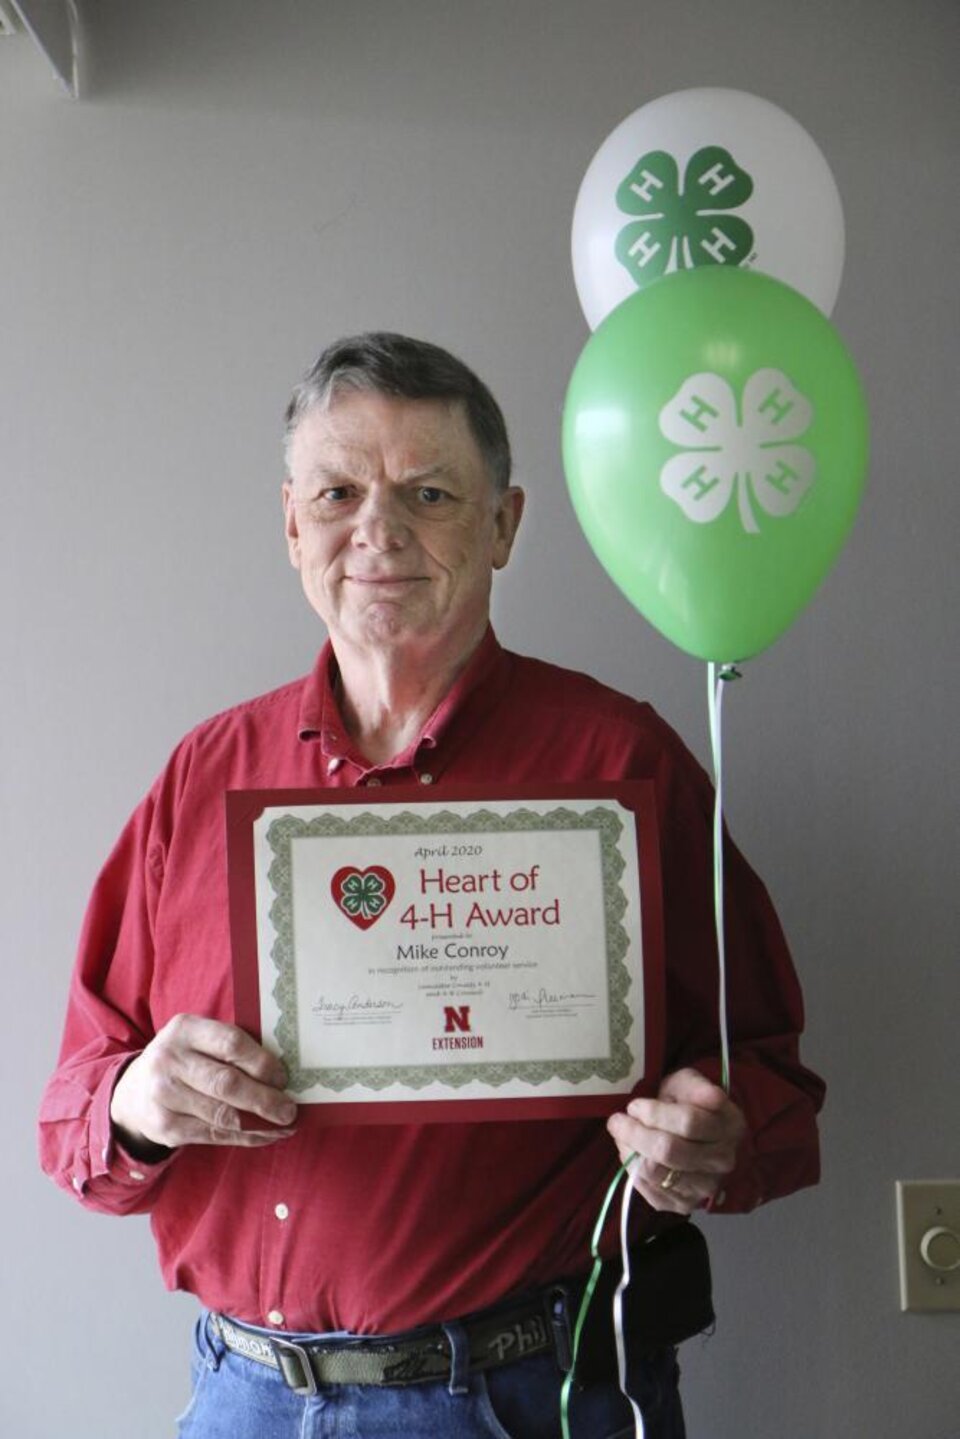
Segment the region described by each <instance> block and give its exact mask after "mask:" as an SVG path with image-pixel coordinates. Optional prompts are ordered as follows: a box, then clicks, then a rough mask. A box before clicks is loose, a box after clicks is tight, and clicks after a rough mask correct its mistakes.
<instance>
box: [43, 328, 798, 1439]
mask: <svg viewBox="0 0 960 1439" xmlns="http://www.w3.org/2000/svg"><path fill="white" fill-rule="evenodd" d="M287 469H288V476H289V477H288V479H287V481H286V483H285V484H284V486H283V512H284V521H285V528H286V537H287V544H288V548H289V554H290V560H291V563H292V564H293V565H294V567H295V568H296V569H297V570H298V571H299V573H300V577H301V582H302V584H303V588H304V592H305V594H306V596H307V599H308V601H309V603H310V604H311V605H312V607H313V608H314V610H315V611H316V613H317V614H318V616H319V617H320V619H321V620H322V621H323V622H324V624H325V626H326V628H327V631H328V634H329V639H328V642H327V643H326V645H325V646H324V648H323V650H322V651H321V653H320V656H319V659H318V661H317V664H316V666H315V668H314V669H313V671H312V672H311V673H310V674H309V675H308V676H306V677H305V678H304V679H302V680H299V681H296V682H294V683H293V684H290V685H287V686H285V687H284V688H282V689H280V690H276V691H274V692H272V693H270V694H267V695H264V696H261V697H260V698H258V699H255V700H253V701H250V702H248V703H245V704H241V705H239V706H237V707H236V708H234V709H232V710H230V711H228V712H226V713H224V714H221V715H218V716H216V717H215V718H213V719H212V720H209V721H207V722H206V723H204V724H202V725H200V726H199V727H198V728H197V729H196V730H194V731H193V732H192V733H191V734H190V735H188V736H187V737H186V739H184V740H183V741H182V743H181V744H180V745H179V746H178V748H177V750H176V751H175V752H174V754H173V756H172V758H171V760H170V762H169V764H168V765H167V767H166V769H165V770H164V772H163V774H162V775H161V776H160V777H159V778H158V780H157V782H156V783H155V785H154V786H153V788H152V789H151V791H150V793H149V794H148V796H147V797H146V799H145V800H144V801H143V802H142V804H141V805H140V806H139V808H138V809H137V810H136V812H135V813H134V815H133V817H132V819H131V820H130V822H129V824H128V826H127V828H126V829H125V831H124V833H123V835H122V836H121V838H120V840H119V842H118V844H117V847H116V849H115V850H114V852H113V854H112V856H111V857H110V859H109V861H108V862H107V865H106V866H105V868H104V870H103V872H102V874H101V876H100V879H99V881H98V884H97V887H96V889H95V891H94V894H93V897H92V899H91V903H90V907H89V910H88V914H87V919H86V923H85V927H84V931H83V936H82V940H81V946H80V954H79V957H78V961H77V967H76V970H75V973H74V978H73V984H72V989H71V995H70V1002H69V1009H68V1014H67V1021H66V1027H65V1034H64V1041H63V1047H62V1052H61V1056H60V1062H59V1066H58V1068H57V1070H56V1072H55V1074H54V1076H53V1077H52V1079H51V1081H50V1083H49V1085H48V1088H47V1091H46V1094H45V1096H44V1102H43V1111H42V1116H41V1150H42V1159H43V1163H44V1167H45V1168H46V1169H47V1171H48V1172H49V1173H50V1174H51V1175H52V1176H53V1177H54V1178H55V1179H56V1180H57V1181H58V1182H59V1183H61V1184H62V1185H64V1187H67V1188H70V1189H72V1190H73V1191H74V1192H75V1193H76V1194H77V1196H78V1197H79V1198H80V1200H81V1202H82V1203H84V1204H86V1205H88V1206H89V1207H90V1208H93V1209H97V1210H101V1211H103V1212H108V1213H115V1214H124V1213H134V1212H143V1211H149V1212H150V1213H151V1216H152V1224H153V1230H154V1234H155V1237H156V1241H157V1246H158V1250H159V1256H160V1262H161V1267H162V1270H163V1274H164V1278H165V1281H166V1282H167V1284H168V1285H169V1286H170V1287H176V1288H182V1289H186V1290H188V1291H190V1292H192V1293H194V1294H195V1295H196V1296H197V1298H198V1299H199V1301H200V1303H201V1305H202V1306H203V1313H202V1315H201V1319H200V1321H199V1324H198V1332H197V1346H198V1347H197V1355H196V1360H195V1366H194V1368H195V1393H194V1398H193V1401H192V1404H191V1407H190V1409H189V1410H188V1412H187V1414H186V1415H185V1416H184V1419H183V1420H182V1427H181V1434H183V1435H203V1436H217V1435H220V1434H223V1435H229V1436H230V1439H242V1436H246V1435H250V1436H251V1439H252V1436H256V1439H261V1436H264V1435H266V1436H273V1435H276V1436H278V1439H279V1436H286V1435H288V1434H289V1435H290V1436H293V1435H300V1434H308V1433H309V1434H316V1435H318V1436H319V1435H321V1434H323V1435H325V1434H328V1433H331V1434H332V1433H334V1432H338V1433H339V1432H350V1433H357V1434H359V1435H365V1434H370V1435H377V1436H381V1435H382V1436H386V1435H394V1434H396V1435H401V1434H402V1435H404V1436H405V1439H409V1436H427V1435H432V1434H437V1435H440V1434H445V1435H457V1436H463V1439H471V1436H474V1435H477V1436H479V1435H489V1434H498V1435H503V1434H504V1433H507V1434H510V1435H514V1436H516V1439H546V1436H554V1435H556V1434H558V1433H559V1423H560V1420H559V1409H560V1405H559V1393H560V1386H561V1383H562V1380H563V1372H564V1369H565V1368H566V1367H567V1366H568V1364H569V1345H570V1333H571V1321H572V1317H574V1311H575V1306H576V1302H577V1300H578V1298H579V1294H580V1293H581V1292H582V1287H583V1277H584V1272H585V1270H586V1268H587V1257H588V1250H589V1238H590V1233H591V1230H592V1228H593V1225H594V1222H595V1219H596V1216H597V1212H598V1209H599V1206H600V1203H601V1200H602V1197H603V1194H604V1192H605V1189H606V1187H607V1185H608V1183H609V1180H610V1176H611V1172H612V1170H613V1168H614V1167H615V1164H616V1159H617V1150H619V1153H620V1155H621V1157H623V1156H626V1155H627V1154H629V1153H633V1154H636V1155H637V1156H639V1159H638V1162H637V1163H636V1164H635V1166H634V1167H633V1170H632V1181H633V1184H634V1185H635V1187H636V1189H637V1191H638V1192H639V1195H640V1199H641V1200H642V1203H640V1204H639V1205H638V1206H637V1208H638V1209H639V1210H640V1211H641V1217H640V1220H639V1224H638V1229H639V1232H638V1243H643V1241H645V1240H646V1239H648V1238H649V1237H650V1236H654V1235H662V1236H663V1238H665V1239H668V1240H669V1242H668V1243H667V1244H666V1245H664V1246H663V1251H662V1252H663V1253H664V1254H667V1255H668V1256H669V1253H670V1251H671V1246H675V1247H676V1251H677V1253H678V1254H679V1253H680V1249H681V1248H682V1246H679V1245H677V1244H676V1236H677V1235H680V1236H683V1235H685V1234H686V1233H687V1232H689V1228H690V1227H689V1226H688V1225H686V1224H685V1220H686V1218H687V1216H689V1215H690V1214H691V1213H692V1212H693V1211H694V1210H696V1209H697V1208H699V1207H709V1208H711V1209H714V1210H720V1211H731V1212H737V1211H740V1212H742V1211H743V1210H746V1209H750V1208H753V1207H754V1206H755V1205H756V1204H758V1203H760V1202H762V1201H763V1200H766V1199H770V1198H774V1197H776V1196H777V1195H781V1194H786V1193H789V1192H791V1191H792V1190H794V1189H797V1188H799V1187H801V1186H803V1185H805V1184H810V1183H813V1182H815V1181H816V1178H817V1172H818V1169H817V1166H818V1159H817V1137H816V1125H815V1115H816V1111H817V1109H818V1108H819V1105H820V1103H821V1101H822V1093H823V1087H822V1085H821V1083H820V1081H819V1080H818V1079H816V1077H815V1076H813V1075H812V1074H810V1073H809V1071H807V1070H806V1069H804V1068H803V1066H802V1065H801V1064H800V1062H799V1058H798V1052H797V1035H798V1033H799V1031H800V1028H801V1025H802V1003H801V997H800V992H799V988H798V985H797V981H796V977H795V974H794V972H793V968H792V965H791V962H790V958H789V955H788V952H787V950H786V946H785V944H784V941H783V937H782V934H781V931H780V928H779V925H778V923H777V920H776V916H775V914H774V912H773V909H772V907H771V905H770V902H769V900H768V898H767V896H766V892H765V891H764V889H763V886H762V885H761V884H760V882H759V880H758V879H757V878H756V876H755V875H754V874H753V872H752V871H751V870H750V869H749V867H748V866H747V865H746V863H745V862H744V861H743V859H742V858H741V857H740V855H739V854H738V853H737V851H736V850H735V849H733V847H732V846H731V850H730V855H729V860H728V870H727V873H728V878H727V889H728V894H727V926H728V938H727V943H728V984H729V1017H730V1028H731V1033H732V1035H733V1047H732V1055H733V1063H732V1084H731V1095H728V1094H727V1093H726V1092H725V1090H724V1089H723V1088H721V1087H720V1085H719V1056H718V1049H719V1040H718V1036H717V1017H716V1008H717V999H716V973H715V962H714V959H713V955H714V941H713V932H712V924H713V916H712V893H713V891H712V879H711V864H712V860H711V836H710V810H711V802H712V799H711V793H710V787H709V784H708V782H707V780H706V778H705V776H704V775H703V773H702V771H701V770H700V768H699V766H698V765H697V764H696V763H695V761H694V760H693V759H692V758H691V756H690V755H689V753H688V752H687V751H686V750H685V749H684V747H683V745H682V744H681V742H680V740H679V739H678V738H677V736H676V735H675V734H674V733H673V731H672V730H670V729H669V727H668V726H667V725H665V724H664V722H663V721H662V720H660V719H659V718H658V716H657V715H656V714H655V713H654V711H653V710H652V709H651V708H650V707H649V706H648V705H645V704H640V703H637V702H636V701H634V700H631V699H628V698H627V697H625V696H622V695H618V694H616V693H615V692H613V691H611V690H609V689H607V688H605V687H604V686H602V685H600V684H598V683H597V682H595V681H594V680H592V679H590V678H588V677H587V676H584V675H581V674H576V673H573V672H571V671H566V670H561V669H558V668H557V667H555V666H552V665H547V664H544V663H542V662H539V661H536V660H531V659H526V658H522V657H520V656H517V655H512V654H509V653H508V652H506V651H505V650H503V649H502V648H501V647H500V645H499V643H498V641H497V639H496V637H495V636H494V634H493V632H492V630H491V628H490V622H489V601H490V590H491V582H492V576H493V572H494V571H495V570H498V569H500V568H502V567H503V566H504V565H506V563H507V561H508V559H509V557H510V552H511V547H512V545H513V541H514V538H515V535H516V533H517V527H518V525H519V523H520V519H521V515H522V512H523V493H522V491H521V490H519V489H517V488H516V487H513V486H511V485H510V483H509V480H510V449H509V444H508V440H507V434H506V429H505V426H504V423H503V417H502V415H501V413H500V410H499V407H498V406H497V405H496V402H495V401H494V400H493V397H492V396H491V395H490V393H489V391H488V390H487V389H486V387H485V386H484V385H483V384H482V383H481V382H480V381H479V380H478V379H477V378H476V376H474V375H473V374H472V373H471V372H470V371H469V370H468V369H467V368H466V367H465V366H464V365H462V364H461V362H460V361H458V360H456V359H455V358H454V357H453V356H451V355H449V354H447V353H446V352H445V351H443V350H440V349H438V348H437V347H435V346H431V345H427V344H424V343H422V342H418V341H413V340H409V339H407V338H405V337H402V336H396V335H385V334H373V335H366V336H360V337H358V338H356V339H351V340H345V341H341V342H339V343H338V344H336V345H333V346H331V347H330V348H329V349H328V350H326V351H325V352H324V353H323V354H322V355H321V357H320V359H319V360H318V361H317V363H316V365H314V366H313V368H312V369H311V371H310V372H308V374H307V376H306V377H305V379H304V381H303V382H302V383H301V385H300V386H298V388H297V390H296V391H295V393H294V397H293V399H292V401H291V404H290V407H289V410H288V415H287ZM620 779H646V780H649V781H652V783H653V787H654V793H655V796H656V810H657V819H658V825H659V844H660V851H661V863H662V871H663V910H664V932H665V945H666V1006H665V1011H666V1012H665V1025H666V1033H665V1035H664V1047H663V1048H664V1054H665V1055H666V1057H667V1062H666V1064H665V1072H664V1074H663V1075H662V1077H661V1078H660V1081H659V1087H658V1092H657V1094H656V1096H655V1097H636V1098H634V1099H632V1100H631V1101H630V1103H629V1104H628V1105H627V1106H626V1110H625V1111H624V1112H622V1113H619V1114H615V1115H613V1116H612V1117H611V1118H610V1120H609V1121H608V1122H607V1123H606V1125H605V1124H604V1123H603V1122H602V1121H600V1120H584V1119H564V1120H550V1121H538V1122H534V1121H517V1122H514V1123H509V1122H488V1123H483V1124H480V1125H471V1124H462V1123H461V1124H451V1123H436V1124H426V1125H412V1124H398V1125H391V1126H376V1125H363V1126H356V1127H351V1126H329V1125H326V1124H325V1123H324V1121H323V1117H322V1114H321V1112H320V1110H319V1108H318V1107H316V1106H308V1105H304V1106H303V1107H302V1108H301V1109H300V1111H299V1113H298V1107H297V1105H296V1103H295V1102H294V1100H293V1099H291V1098H290V1097H289V1096H288V1095H287V1094H286V1093H285V1092H284V1086H285V1083H286V1075H285V1073H284V1070H283V1066H282V1064H281V1063H280V1062H279V1061H278V1059H277V1058H276V1057H275V1056H274V1055H273V1054H272V1053H270V1052H269V1051H268V1050H267V1049H265V1048H263V1047H262V1046H261V1045H260V1044H259V1043H257V1042H256V1041H255V1040H254V1039H253V1038H251V1037H250V1035H248V1034H245V1033H244V1032H243V1031H242V1030H240V1029H239V1028H237V1027H236V1026H235V1024H234V1023H233V1018H234V1010H233V994H232V986H231V966H230V948H229V934H228V906H227V877H226V855H225V837H224V822H223V796H224V793H225V791H227V790H230V789H238V788H322V787H329V788H337V789H343V788H353V787H357V788H362V787H364V786H391V785H410V784H411V783H420V784H422V785H424V786H426V785H432V786H433V787H434V791H435V792H436V793H437V794H438V795H442V793H443V789H444V786H449V785H462V784H472V785H477V784H482V785H484V786H488V787H489V789H490V792H491V794H495V793H496V790H497V787H498V786H500V787H507V786H510V785H515V784H519V783H530V782H537V783H545V782H548V781H549V782H553V783H564V782H571V783H574V782H577V783H581V784H582V783H589V782H590V781H596V780H620ZM244 1114H245V1115H247V1116H249V1115H253V1116H258V1117H259V1118H260V1120H262V1121H263V1123H262V1125H261V1126H257V1125H256V1124H254V1125H253V1126H251V1125H250V1124H249V1120H247V1121H246V1122H244V1121H243V1120H242V1116H243V1115H244ZM615 1146H616V1147H615ZM670 1236H673V1238H670ZM657 1243H658V1244H661V1245H663V1239H660V1240H658V1241H657ZM670 1262H671V1261H670V1260H669V1257H668V1259H667V1261H666V1265H667V1269H666V1272H667V1275H668V1280H667V1286H668V1288H669V1289H670V1290H671V1294H672V1295H673V1299H672V1300H671V1308H675V1307H677V1306H679V1310H680V1311H681V1313H682V1311H683V1309H684V1304H685V1301H686V1299H687V1297H689V1304H687V1306H686V1307H687V1309H688V1312H689V1314H690V1316H691V1319H690V1323H691V1325H692V1326H693V1327H697V1326H698V1325H700V1324H702V1323H703V1315H704V1313H707V1314H709V1293H708V1277H707V1276H705V1275H704V1274H703V1272H702V1270H701V1271H696V1272H695V1271H694V1269H692V1268H691V1263H690V1259H689V1255H688V1256H687V1258H686V1259H684V1258H682V1257H681V1258H680V1259H678V1260H677V1261H676V1269H675V1276H674V1277H675V1282H672V1281H671V1280H670V1279H669V1275H670V1267H669V1266H670ZM611 1272H613V1271H611ZM605 1282H606V1283H607V1287H608V1288H609V1287H610V1282H609V1281H606V1280H605ZM613 1282H615V1280H614V1281H613ZM671 1284H672V1288H671ZM690 1286H692V1287H693V1288H694V1289H697V1290H698V1291H699V1292H697V1293H691V1294H690V1295H689V1296H687V1295H686V1294H685V1287H690ZM705 1291H706V1292H705ZM674 1300H676V1304H675V1303H674ZM596 1308H598V1309H599V1306H596ZM590 1323H591V1332H590V1334H589V1335H588V1336H587V1348H588V1350H589V1351H590V1353H591V1355H592V1358H591V1360H590V1364H589V1365H588V1366H587V1367H588V1370H589V1371H590V1372H588V1373H587V1374H586V1376H585V1377H586V1378H587V1379H588V1380H589V1381H590V1382H587V1383H585V1384H584V1385H583V1386H582V1387H580V1388H579V1389H578V1390H577V1392H576V1393H575V1395H574V1399H573V1402H572V1410H571V1413H572V1419H573V1424H574V1433H575V1434H582V1435H583V1436H585V1439H586V1436H598V1439H600V1436H604V1435H615V1434H617V1433H621V1432H628V1431H629V1432H633V1427H634V1420H633V1417H632V1412H633V1411H632V1410H631V1408H630V1405H629V1403H628V1401H627V1400H626V1399H625V1397H624V1396H623V1394H622V1393H621V1391H620V1387H619V1383H618V1381H617V1378H616V1370H615V1361H614V1357H613V1348H612V1335H611V1332H610V1322H609V1315H608V1314H606V1313H604V1314H603V1315H595V1316H594V1317H593V1318H592V1319H591V1321H590ZM681 1327H682V1320H681ZM668 1330H670V1331H671V1332H667V1331H668ZM506 1333H510V1334H516V1333H520V1334H522V1335H524V1336H526V1339H525V1342H524V1343H523V1344H522V1345H517V1346H514V1347H513V1348H511V1346H510V1345H509V1344H506V1343H505V1342H504V1341H503V1335H504V1334H506ZM679 1337H683V1336H682V1334H678V1333H677V1332H676V1324H675V1323H674V1322H673V1321H671V1322H670V1323H668V1322H667V1320H666V1319H664V1333H663V1334H662V1335H661V1336H659V1337H658V1336H656V1335H654V1336H653V1340H652V1341H650V1340H649V1335H648V1340H647V1342H645V1345H644V1347H643V1351H642V1352H641V1353H638V1354H637V1355H636V1356H635V1357H636V1363H635V1364H634V1365H633V1372H634V1375H635V1379H634V1382H635V1384H636V1386H637V1391H638V1397H639V1400H640V1402H641V1404H642V1405H643V1407H644V1412H645V1416H646V1419H645V1422H646V1430H645V1432H646V1435H647V1439H677V1436H681V1435H682V1434H683V1419H682V1413H681V1409H680V1403H679V1397H678V1394H677V1387H676V1374H677V1371H676V1364H675V1349H674V1344H675V1342H676V1340H677V1338H679ZM337 1425H339V1426H340V1428H337V1427H336V1426H337ZM350 1426H352V1427H350Z"/></svg>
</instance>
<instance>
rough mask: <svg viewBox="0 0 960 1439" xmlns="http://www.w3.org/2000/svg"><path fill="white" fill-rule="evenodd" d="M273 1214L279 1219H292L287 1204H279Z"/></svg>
mask: <svg viewBox="0 0 960 1439" xmlns="http://www.w3.org/2000/svg"><path fill="white" fill-rule="evenodd" d="M273 1212H274V1214H275V1215H276V1216H277V1218H278V1219H289V1217H290V1210H289V1209H288V1208H287V1206H286V1205H285V1204H278V1205H277V1207H276V1209H275V1210H274V1211H273Z"/></svg>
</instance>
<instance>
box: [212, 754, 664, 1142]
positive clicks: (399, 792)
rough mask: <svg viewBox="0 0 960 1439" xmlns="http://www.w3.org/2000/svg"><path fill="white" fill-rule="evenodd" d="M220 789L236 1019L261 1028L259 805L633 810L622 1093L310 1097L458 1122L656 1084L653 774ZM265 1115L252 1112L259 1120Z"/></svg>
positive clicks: (372, 1117)
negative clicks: (630, 1068)
mask: <svg viewBox="0 0 960 1439" xmlns="http://www.w3.org/2000/svg"><path fill="white" fill-rule="evenodd" d="M225 799H226V828H227V867H228V886H229V906H230V944H231V954H232V960H233V989H234V1013H235V1019H236V1023H237V1024H238V1025H239V1026H240V1028H241V1029H244V1030H246V1031H247V1033H248V1034H251V1035H253V1037H254V1038H255V1039H258V1040H259V1039H260V1038H261V1016H260V979H259V956H258V952H257V902H256V884H255V874H254V855H253V827H254V824H255V823H256V821H257V820H258V819H259V818H260V816H261V814H262V813H263V811H264V810H265V809H269V808H273V807H278V806H284V807H292V808H296V807H298V806H307V805H310V806H322V807H323V808H328V807H333V806H335V805H340V804H346V805H370V806H375V805H378V804H391V805H393V804H409V805H415V806H416V807H417V808H418V809H428V808H435V807H436V806H437V804H438V803H439V804H444V803H454V804H456V803H460V802H471V803H476V802H478V801H479V802H482V801H484V800H487V801H496V802H498V803H499V802H503V801H511V800H515V799H516V800H527V801H542V800H563V799H581V800H582V799H587V800H591V799H607V800H608V799H615V800H617V801H618V802H619V803H620V804H621V805H623V807H624V808H625V809H628V810H630V811H631V813H632V814H633V816H634V821H635V824H636V833H637V864H638V869H639V874H640V921H641V938H642V943H643V978H644V1030H645V1033H644V1051H643V1052H644V1061H645V1062H644V1078H643V1079H642V1080H641V1082H640V1083H639V1084H638V1085H636V1086H635V1088H634V1089H633V1090H625V1091H623V1093H622V1094H606V1095H602V1094H601V1095H573V1096H563V1095H555V1096H529V1097H523V1098H502V1099H496V1098H491V1099H408V1100H407V1099H403V1100H369V1101H368V1100H361V1101H359V1102H356V1103H345V1102H342V1101H338V1100H335V1099H331V1100H320V1101H311V1105H312V1107H314V1108H316V1109H317V1110H318V1111H320V1112H322V1114H323V1118H324V1120H325V1121H326V1122H327V1123H330V1124H422V1123H460V1122H462V1121H464V1120H467V1121H469V1120H490V1119H496V1120H503V1119H569V1118H573V1117H583V1116H589V1115H607V1114H612V1113H613V1112H614V1111H615V1110H617V1109H620V1108H622V1106H623V1102H624V1100H625V1099H626V1098H627V1097H628V1096H629V1095H630V1094H653V1093H655V1092H656V1088H657V1085H658V1083H659V1079H660V1074H661V1069H662V1065H663V1044H664V1018H665V1004H666V999H665V980H664V935H663V888H662V882H661V870H660V844H659V827H658V824H657V814H656V801H655V797H654V788H653V783H652V781H651V780H619V781H600V780H598V781H595V782H592V783H590V784H577V785H569V784H567V785H559V784H552V785H551V784H543V785H541V784H536V785H535V784H523V785H509V786H506V787H505V788H496V789H494V788H492V787H491V786H489V785H482V786H481V785H437V786H435V787H434V788H433V789H431V790H430V792H429V794H424V791H423V789H422V787H420V786H412V785H390V786H387V785H384V786H382V787H378V788H377V789H375V790H371V789H366V788H362V787H361V788H358V789H335V790H330V789H322V788H320V789H313V788H311V789H243V790H228V791H227V793H226V796H225ZM262 1123H263V1121H262V1120H260V1121H258V1124H260V1125H261V1126H262Z"/></svg>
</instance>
